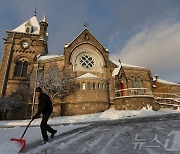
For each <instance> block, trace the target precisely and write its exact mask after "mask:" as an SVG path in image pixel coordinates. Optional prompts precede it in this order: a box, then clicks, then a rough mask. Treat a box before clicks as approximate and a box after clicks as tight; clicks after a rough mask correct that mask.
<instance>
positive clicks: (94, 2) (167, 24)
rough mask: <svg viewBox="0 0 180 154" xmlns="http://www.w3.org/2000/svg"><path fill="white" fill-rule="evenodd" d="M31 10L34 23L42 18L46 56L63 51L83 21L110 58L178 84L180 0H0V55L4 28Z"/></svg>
mask: <svg viewBox="0 0 180 154" xmlns="http://www.w3.org/2000/svg"><path fill="white" fill-rule="evenodd" d="M35 8H37V19H38V21H40V20H41V19H42V17H43V15H46V16H47V20H48V24H49V26H48V33H49V40H48V48H49V54H51V55H52V54H58V55H62V54H63V50H64V44H65V43H69V42H71V41H72V40H73V39H74V38H76V36H77V35H79V33H81V31H82V30H83V29H84V27H83V25H84V23H85V22H86V23H87V24H88V25H89V26H88V29H89V30H90V31H91V33H92V34H93V35H94V36H95V37H96V38H97V40H98V41H99V42H100V43H101V44H102V45H103V46H104V47H106V48H108V49H109V54H110V58H111V59H112V60H118V59H121V61H122V62H123V63H127V64H131V65H137V66H143V67H147V68H149V69H151V72H152V74H153V75H155V74H158V75H159V76H160V78H161V79H164V80H168V81H172V82H180V0H6V1H5V0H3V2H1V5H0V37H1V38H0V50H1V52H0V57H1V55H2V52H3V48H4V41H3V37H4V38H6V33H5V31H6V30H13V29H15V28H16V27H18V26H19V25H20V24H22V23H23V22H25V21H26V20H28V19H30V18H31V17H32V16H33V15H34V9H35Z"/></svg>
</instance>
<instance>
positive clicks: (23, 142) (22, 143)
mask: <svg viewBox="0 0 180 154" xmlns="http://www.w3.org/2000/svg"><path fill="white" fill-rule="evenodd" d="M33 120H34V119H31V121H30V122H29V124H28V125H27V127H26V129H25V130H24V133H23V134H22V136H21V138H20V139H17V138H11V139H10V141H16V142H18V143H19V144H20V145H21V149H20V150H19V153H20V152H22V150H23V149H24V147H25V146H26V140H23V139H22V138H23V137H24V135H25V133H26V131H27V129H28V127H29V125H30V124H31V122H32V121H33Z"/></svg>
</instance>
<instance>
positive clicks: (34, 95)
mask: <svg viewBox="0 0 180 154" xmlns="http://www.w3.org/2000/svg"><path fill="white" fill-rule="evenodd" d="M40 56H41V54H39V55H38V56H37V67H36V75H35V84H34V89H33V103H32V109H31V111H32V112H31V118H32V117H33V115H34V105H35V97H36V92H35V88H36V85H37V78H38V69H39V62H38V58H39V57H40Z"/></svg>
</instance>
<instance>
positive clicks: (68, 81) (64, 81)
mask: <svg viewBox="0 0 180 154" xmlns="http://www.w3.org/2000/svg"><path fill="white" fill-rule="evenodd" d="M37 85H39V86H41V87H42V88H43V89H45V90H46V91H48V93H49V94H50V95H51V97H52V98H59V99H61V101H63V99H64V98H65V97H66V96H68V95H69V94H71V93H72V92H74V90H75V88H76V84H75V80H74V78H73V77H71V76H70V75H67V74H66V73H64V72H63V71H59V69H58V68H56V67H53V68H50V70H49V71H48V74H45V72H44V71H42V72H41V73H40V74H39V75H38V78H37Z"/></svg>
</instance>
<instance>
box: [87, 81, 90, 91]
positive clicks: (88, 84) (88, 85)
mask: <svg viewBox="0 0 180 154" xmlns="http://www.w3.org/2000/svg"><path fill="white" fill-rule="evenodd" d="M87 89H88V90H91V83H90V82H88V83H87Z"/></svg>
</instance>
